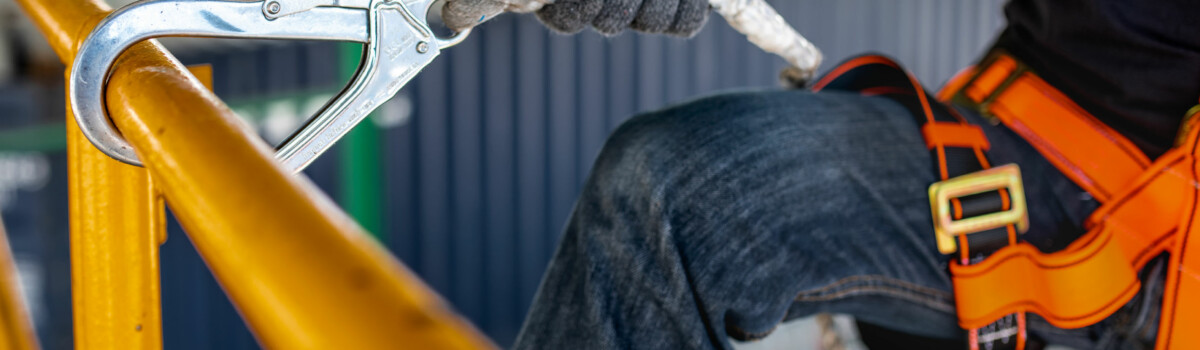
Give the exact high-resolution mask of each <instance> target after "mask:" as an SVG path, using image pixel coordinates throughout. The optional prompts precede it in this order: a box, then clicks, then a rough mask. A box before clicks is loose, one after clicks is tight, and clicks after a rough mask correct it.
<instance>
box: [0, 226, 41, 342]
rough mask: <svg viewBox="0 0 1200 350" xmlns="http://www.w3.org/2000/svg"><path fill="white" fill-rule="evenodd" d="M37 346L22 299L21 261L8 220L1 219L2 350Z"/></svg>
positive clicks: (0, 338)
mask: <svg viewBox="0 0 1200 350" xmlns="http://www.w3.org/2000/svg"><path fill="white" fill-rule="evenodd" d="M37 348H38V341H37V335H36V334H34V332H33V323H32V322H30V320H29V313H28V312H26V310H25V303H24V302H23V301H22V299H21V281H20V280H19V279H18V276H17V264H16V261H15V260H14V259H13V256H12V250H11V249H10V248H9V246H8V235H7V233H5V231H4V222H3V220H0V350H33V349H37Z"/></svg>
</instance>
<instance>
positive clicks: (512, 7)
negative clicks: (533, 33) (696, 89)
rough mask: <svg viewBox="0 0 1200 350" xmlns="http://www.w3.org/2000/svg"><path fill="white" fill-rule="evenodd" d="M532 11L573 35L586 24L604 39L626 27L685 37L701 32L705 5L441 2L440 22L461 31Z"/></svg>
mask: <svg viewBox="0 0 1200 350" xmlns="http://www.w3.org/2000/svg"><path fill="white" fill-rule="evenodd" d="M539 5H540V7H541V9H537V8H538V7H539ZM533 10H536V11H537V16H538V19H540V20H541V21H542V23H544V24H545V25H546V26H547V27H550V28H551V29H554V30H556V31H559V32H563V33H569V34H570V33H578V32H579V31H581V30H583V29H584V28H585V27H587V26H588V25H589V24H590V25H592V27H593V28H595V29H596V31H597V32H600V33H602V34H605V35H614V34H617V33H620V32H621V31H623V30H625V28H631V29H633V30H637V31H641V32H646V33H665V34H671V35H676V36H683V37H687V36H691V35H693V34H696V32H697V31H699V30H700V28H702V27H704V23H705V21H707V20H708V10H709V6H708V1H707V0H557V1H554V0H447V1H446V5H445V7H444V8H443V9H442V19H443V20H444V21H445V22H446V25H447V26H449V27H450V28H451V29H455V30H463V29H466V28H470V27H474V26H476V25H479V24H480V23H483V22H484V21H486V20H488V19H491V18H492V17H494V16H495V15H497V14H500V13H501V12H504V11H510V12H530V11H533Z"/></svg>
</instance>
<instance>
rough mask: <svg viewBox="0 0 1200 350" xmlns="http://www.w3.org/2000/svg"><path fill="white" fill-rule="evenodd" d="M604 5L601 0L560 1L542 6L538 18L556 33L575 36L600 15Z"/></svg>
mask: <svg viewBox="0 0 1200 350" xmlns="http://www.w3.org/2000/svg"><path fill="white" fill-rule="evenodd" d="M602 6H603V4H602V3H601V1H599V0H559V1H557V2H555V3H553V4H547V5H546V6H542V9H541V10H538V11H537V17H538V19H539V20H541V21H542V24H545V25H546V27H549V28H550V29H553V30H554V31H557V32H561V33H565V34H575V33H578V32H580V31H582V30H583V29H584V28H587V25H588V24H589V23H591V22H592V20H593V19H595V18H596V16H597V15H599V14H600V9H601V8H602Z"/></svg>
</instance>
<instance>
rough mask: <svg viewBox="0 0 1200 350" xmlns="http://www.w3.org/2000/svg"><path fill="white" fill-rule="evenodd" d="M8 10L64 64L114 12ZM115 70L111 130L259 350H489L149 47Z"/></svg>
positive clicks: (62, 5) (38, 6)
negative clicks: (26, 21) (141, 167)
mask: <svg viewBox="0 0 1200 350" xmlns="http://www.w3.org/2000/svg"><path fill="white" fill-rule="evenodd" d="M17 3H18V4H19V5H21V6H22V8H23V9H24V10H25V11H26V13H28V14H29V16H30V17H31V18H32V19H33V21H34V22H35V23H36V24H37V25H38V28H39V29H41V31H42V33H44V34H45V35H46V37H47V39H48V41H49V42H50V43H51V46H53V47H54V49H55V51H56V52H57V53H58V56H59V57H60V58H61V59H62V61H63V62H64V63H65V64H67V65H68V66H69V65H70V62H71V60H72V59H73V58H74V54H75V52H76V50H77V49H78V46H79V43H81V42H82V41H83V39H84V38H85V37H86V35H87V34H88V33H89V32H90V30H91V28H92V27H94V26H95V24H96V23H97V22H98V21H99V20H100V19H101V18H103V16H104V15H105V14H107V13H108V12H109V8H108V7H107V6H105V5H104V4H102V3H100V2H97V1H95V0H17ZM164 15H169V14H164ZM115 67H116V68H115V69H114V71H113V74H112V76H111V78H110V80H109V82H108V88H107V98H106V101H107V106H108V111H109V114H110V117H111V119H112V121H113V123H114V124H115V126H116V127H117V129H118V130H120V132H121V134H122V135H123V136H124V137H125V138H126V139H127V140H129V142H130V143H131V144H132V145H133V146H134V148H135V149H136V151H137V154H138V157H139V158H140V159H141V160H142V161H143V162H144V163H145V164H146V169H147V170H148V171H149V173H150V179H151V181H152V183H153V184H154V186H156V187H157V188H158V189H159V190H161V192H162V194H163V197H164V198H165V199H166V202H167V203H168V204H170V205H171V208H172V212H173V213H174V214H175V216H176V217H177V218H178V219H179V222H180V223H181V224H182V225H183V227H184V230H185V231H186V233H187V236H188V238H189V239H191V241H192V243H193V245H194V246H195V247H196V250H197V251H198V252H199V253H200V255H201V256H202V257H203V258H204V261H205V262H206V263H207V264H208V267H209V269H210V270H212V272H213V274H214V275H215V277H216V278H217V281H218V282H220V284H221V286H222V287H223V288H224V290H225V292H226V294H227V295H229V297H230V299H231V300H232V301H233V303H234V305H235V306H236V307H237V308H238V310H239V311H240V313H241V315H242V317H243V318H244V319H245V320H246V323H247V324H248V325H249V326H250V328H251V330H252V331H253V332H254V334H255V335H256V336H257V338H258V340H259V341H260V342H261V343H262V344H263V345H264V346H266V347H268V348H274V349H384V348H386V349H396V348H412V349H477V348H491V347H493V345H492V344H491V343H490V342H489V341H488V340H487V339H486V338H485V337H483V336H482V335H481V334H479V332H477V331H476V330H475V329H474V328H473V327H472V326H471V325H470V324H469V323H468V322H466V321H465V320H462V319H461V318H459V317H458V316H457V315H455V314H453V313H452V312H450V311H449V310H448V308H447V307H446V306H445V304H444V303H443V301H442V300H441V298H440V297H438V296H437V295H436V294H435V293H434V292H432V291H430V290H429V289H428V287H426V286H425V285H424V284H423V283H422V282H421V281H420V280H419V279H418V278H417V277H416V276H414V275H413V274H412V273H411V272H410V271H408V270H407V269H406V268H404V266H403V265H402V264H400V263H399V262H398V261H397V260H396V259H395V258H394V257H392V256H391V255H390V254H389V253H388V252H387V251H386V250H385V249H383V247H380V246H378V245H377V244H376V243H374V241H372V240H371V239H370V238H369V237H368V236H367V235H366V233H365V232H363V231H362V229H361V228H360V227H359V226H358V225H357V224H355V223H354V221H353V220H352V219H350V218H349V217H347V216H346V214H345V213H343V212H342V211H341V210H339V209H338V207H337V206H336V205H335V204H334V203H333V202H332V201H330V200H329V199H328V197H326V196H324V195H323V194H322V193H320V192H319V191H318V190H316V188H315V187H314V186H313V185H312V184H311V183H310V182H309V181H308V180H307V179H306V178H303V177H298V176H292V175H290V174H289V172H288V171H285V170H284V169H282V168H280V167H279V166H278V165H277V164H276V162H275V160H274V159H273V156H272V153H273V152H272V150H271V149H270V147H268V146H267V145H266V144H265V143H263V142H262V141H261V140H260V139H258V137H257V136H256V135H255V134H254V132H253V131H252V130H251V129H250V128H249V127H248V126H247V125H245V124H244V123H243V122H242V121H241V120H239V119H238V118H237V116H236V115H234V114H233V112H232V111H230V109H229V108H228V107H227V106H225V104H224V103H222V102H221V101H220V100H218V99H217V98H216V96H214V95H213V94H212V93H210V92H209V91H207V90H206V89H204V88H203V86H201V84H200V82H198V81H196V80H195V79H193V78H192V77H191V76H190V75H188V74H185V72H184V67H183V66H181V65H180V64H179V62H178V61H176V60H175V59H174V58H173V57H171V56H170V55H169V54H168V53H167V52H166V51H165V50H163V49H162V47H161V46H159V45H158V44H157V43H153V42H144V43H140V44H138V45H135V46H134V47H133V48H131V49H129V51H127V52H126V53H125V54H124V55H123V56H122V57H121V58H120V59H118V60H117V62H116V65H115ZM68 124H73V122H72V123H68ZM92 175H93V174H87V173H83V174H74V176H92ZM95 185H97V186H101V185H103V184H101V183H97V184H95ZM85 205H87V204H85ZM73 244H74V243H73ZM110 273H121V271H110ZM82 311H83V312H87V310H86V309H85V310H82ZM122 348H124V347H122Z"/></svg>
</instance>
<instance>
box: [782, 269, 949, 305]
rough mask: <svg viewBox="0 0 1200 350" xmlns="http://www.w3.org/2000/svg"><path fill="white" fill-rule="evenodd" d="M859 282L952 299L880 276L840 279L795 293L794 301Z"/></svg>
mask: <svg viewBox="0 0 1200 350" xmlns="http://www.w3.org/2000/svg"><path fill="white" fill-rule="evenodd" d="M860 282H879V283H884V284H892V285H895V286H897V289H907V290H909V291H912V292H914V293H920V294H924V295H927V296H929V297H933V298H942V299H951V298H953V297H954V295H953V293H950V292H944V291H941V290H937V289H933V288H929V287H924V286H920V285H917V284H915V283H911V282H908V281H904V280H900V279H897V278H891V277H887V276H882V275H854V276H850V277H846V278H842V279H840V280H837V281H834V282H833V283H830V284H827V285H825V286H822V287H819V288H813V289H808V290H804V291H801V292H800V293H797V295H796V300H798V301H803V299H805V298H808V296H813V295H819V294H828V292H827V291H829V290H831V289H837V288H838V287H842V286H844V285H847V284H851V283H860ZM850 288H856V287H850ZM837 293H840V292H838V291H834V292H833V294H837Z"/></svg>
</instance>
